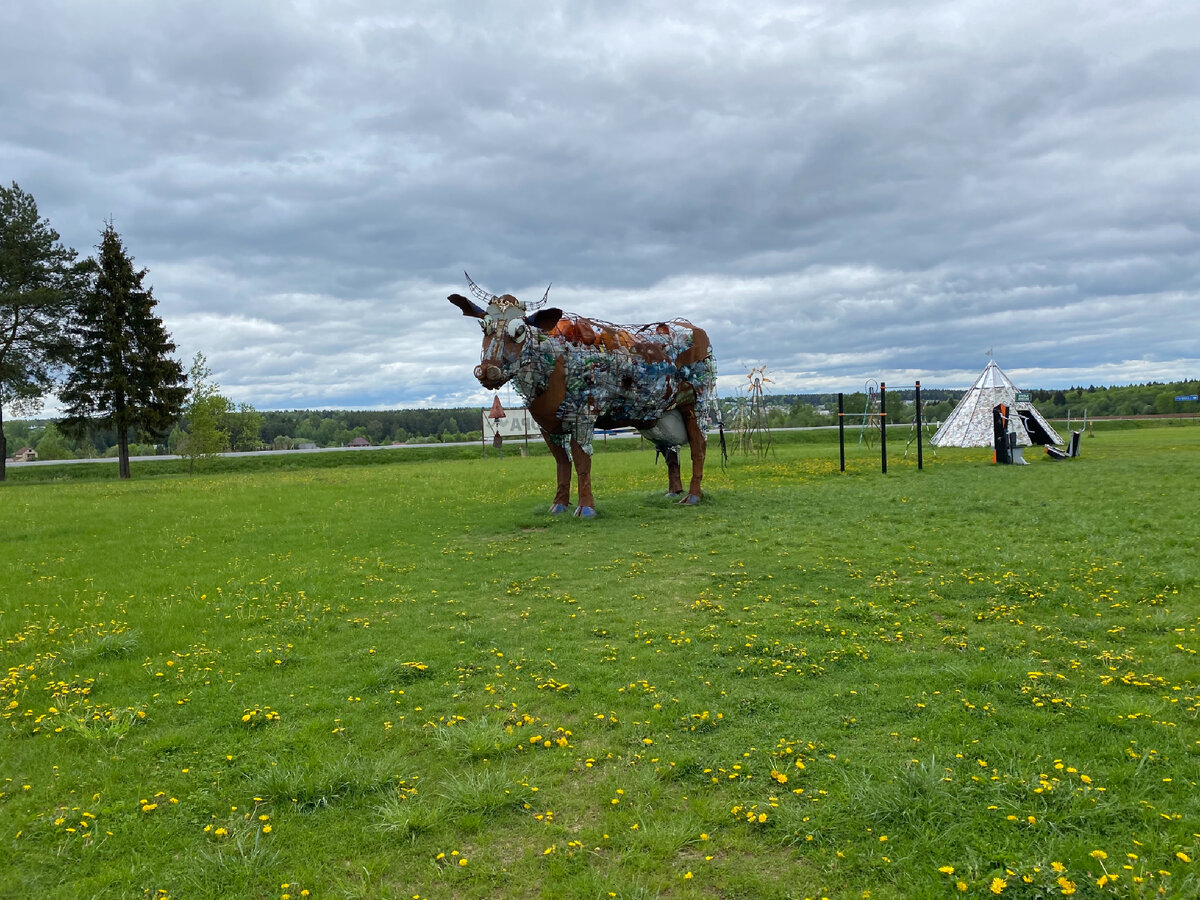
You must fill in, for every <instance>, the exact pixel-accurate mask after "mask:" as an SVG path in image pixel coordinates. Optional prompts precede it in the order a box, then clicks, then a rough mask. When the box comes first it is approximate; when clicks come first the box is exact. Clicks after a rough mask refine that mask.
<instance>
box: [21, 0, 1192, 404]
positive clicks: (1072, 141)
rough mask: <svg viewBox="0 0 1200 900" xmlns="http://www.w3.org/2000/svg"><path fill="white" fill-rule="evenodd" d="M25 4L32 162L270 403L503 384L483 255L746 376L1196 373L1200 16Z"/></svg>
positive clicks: (50, 202)
mask: <svg viewBox="0 0 1200 900" xmlns="http://www.w3.org/2000/svg"><path fill="white" fill-rule="evenodd" d="M11 6H12V8H6V9H5V10H4V11H3V12H0V28H3V29H4V30H5V31H6V32H9V33H14V34H18V35H19V36H20V38H21V39H20V40H18V41H16V42H14V52H13V53H12V54H11V55H6V56H5V57H4V58H3V59H0V77H2V78H3V82H4V83H5V84H6V85H14V86H15V89H11V90H7V91H5V92H3V93H0V163H3V166H0V176H3V177H5V178H6V179H7V180H11V179H15V180H16V181H18V182H19V183H20V184H21V185H22V187H23V188H25V189H26V190H28V191H30V192H31V193H32V194H33V195H34V196H35V197H36V198H37V200H38V202H39V204H40V206H41V208H42V212H43V214H44V215H47V216H49V217H50V218H51V220H52V223H53V224H54V226H55V227H56V228H57V229H58V230H59V231H60V232H61V233H62V234H63V236H64V239H66V240H67V242H68V243H71V244H73V245H74V246H76V247H77V248H78V249H80V250H84V251H86V250H88V249H90V247H91V246H92V245H93V244H94V243H95V242H96V239H97V236H98V233H99V227H100V225H101V223H102V221H103V220H104V219H105V218H107V217H109V216H112V217H113V219H114V221H115V224H116V226H117V228H118V230H120V231H121V232H122V234H123V235H124V236H125V237H126V239H127V243H128V245H129V247H130V250H131V252H132V253H133V254H134V255H135V256H136V257H137V258H138V262H139V264H141V265H145V266H148V267H149V268H150V270H151V281H152V283H154V285H155V290H156V295H157V296H158V297H159V299H160V303H161V310H162V312H163V314H164V317H165V318H166V320H167V324H168V327H170V328H172V330H173V331H174V332H175V334H176V338H177V341H178V342H179V344H180V348H181V354H183V353H186V354H189V355H190V353H191V352H194V351H195V350H203V351H204V352H205V353H206V354H207V355H208V357H209V359H210V361H211V362H212V364H213V366H214V370H215V371H216V372H217V374H218V377H219V378H220V380H221V381H222V384H223V385H224V386H225V387H226V388H227V390H229V392H230V393H231V394H236V395H237V397H238V399H245V400H249V401H250V402H254V403H256V404H258V405H262V406H264V407H266V406H273V405H281V404H282V405H306V406H309V405H334V404H335V403H340V404H344V405H389V404H391V405H398V404H408V403H428V402H430V400H431V398H433V399H436V398H442V399H444V400H445V401H446V402H447V403H449V402H451V401H452V400H461V399H463V398H471V399H472V402H474V401H475V400H486V397H485V396H484V392H482V391H481V390H480V389H479V388H478V386H477V385H476V384H474V382H473V380H472V378H471V375H470V371H471V368H472V367H473V366H474V364H475V361H476V359H477V355H478V330H477V329H474V328H473V327H472V324H471V323H469V322H467V321H465V320H464V319H462V317H460V316H459V315H458V313H457V311H455V310H453V309H452V308H451V307H450V306H449V304H447V303H446V302H445V299H444V298H445V296H446V294H447V293H450V292H451V291H461V290H462V289H463V282H462V278H461V272H462V270H463V269H464V268H466V269H469V270H470V271H471V273H472V275H473V276H475V277H476V278H477V279H478V280H479V281H480V282H481V283H483V284H484V285H486V286H488V287H489V289H491V290H495V291H497V292H506V291H511V292H514V293H518V294H519V295H521V296H526V297H530V298H534V299H536V297H540V296H541V291H542V290H544V288H545V284H546V283H547V282H549V281H551V280H553V281H554V282H555V288H554V290H553V292H552V296H553V298H554V299H553V302H554V303H556V304H558V305H562V306H564V307H566V308H568V309H573V310H577V311H580V312H585V313H590V314H594V315H598V316H600V317H602V318H606V319H610V320H614V321H622V322H636V321H641V320H648V319H655V318H661V317H668V316H673V315H686V316H688V317H689V318H691V319H692V320H693V321H696V322H697V323H698V324H701V325H704V326H705V327H707V328H708V330H709V332H710V334H711V335H712V337H713V340H714V343H715V345H716V348H717V351H718V365H719V367H720V369H721V371H722V373H725V374H726V377H724V378H723V380H722V389H725V388H726V386H732V385H733V384H734V383H735V382H736V380H737V377H739V375H740V377H743V378H744V372H745V368H746V367H747V366H749V365H760V364H765V365H767V366H768V367H769V369H771V370H772V371H774V372H775V373H776V376H777V383H780V384H787V385H788V386H789V388H790V389H796V390H803V389H806V385H811V386H812V389H814V390H817V389H827V386H828V385H829V384H836V383H844V384H845V386H846V387H847V388H849V389H853V388H854V387H855V386H856V385H858V384H860V383H861V381H862V379H863V378H864V377H868V376H870V375H871V373H875V374H876V376H878V375H879V373H883V372H885V371H887V370H889V369H895V370H902V371H904V372H906V373H907V372H920V371H926V372H927V373H929V376H930V378H933V379H957V380H956V381H950V382H946V384H947V386H953V385H954V384H958V385H961V384H965V383H966V382H969V381H970V380H971V378H973V377H974V374H977V371H978V369H979V368H980V367H981V365H982V361H981V358H982V353H983V351H985V350H986V349H988V347H992V346H994V347H995V349H996V351H997V356H998V357H999V358H1000V360H1001V364H1002V365H1004V366H1005V368H1006V370H1010V374H1012V371H1011V370H1016V371H1022V372H1024V373H1027V374H1028V375H1029V377H1032V378H1034V379H1035V380H1037V379H1038V378H1044V379H1046V382H1047V384H1046V386H1054V385H1052V384H1049V383H1048V382H1049V381H1054V382H1057V383H1069V382H1076V383H1077V382H1081V381H1084V382H1089V383H1099V382H1100V381H1101V380H1102V378H1103V377H1104V375H1106V374H1107V375H1108V376H1109V377H1113V378H1122V379H1131V380H1141V379H1139V377H1138V376H1137V374H1136V373H1138V372H1145V373H1147V374H1146V375H1145V378H1150V377H1154V378H1156V379H1159V380H1161V377H1162V371H1163V369H1162V366H1163V365H1169V364H1177V365H1178V366H1179V367H1180V368H1179V371H1178V372H1177V373H1176V374H1175V376H1174V377H1180V378H1182V377H1188V376H1189V375H1194V374H1195V369H1196V361H1197V358H1198V356H1200V355H1198V354H1197V353H1196V349H1195V346H1194V343H1193V342H1191V341H1189V338H1188V335H1192V334H1195V333H1197V330H1198V329H1197V326H1198V325H1200V312H1197V311H1196V310H1197V309H1200V305H1198V304H1197V303H1196V302H1195V301H1196V299H1197V294H1198V291H1200V286H1198V284H1197V278H1198V276H1197V274H1196V273H1197V272H1198V271H1200V266H1198V265H1197V264H1198V263H1200V242H1198V240H1197V232H1198V230H1200V228H1198V221H1197V217H1198V215H1200V213H1197V212H1196V210H1197V209H1198V208H1200V202H1198V201H1200V196H1198V194H1200V187H1198V185H1200V177H1198V176H1200V153H1198V152H1197V147H1196V140H1195V138H1196V132H1195V128H1194V125H1192V124H1191V123H1193V122H1195V121H1198V120H1200V92H1197V90H1196V88H1197V86H1198V82H1200V58H1198V57H1197V56H1196V54H1195V53H1194V52H1193V47H1192V46H1191V39H1190V37H1189V36H1190V35H1191V34H1193V33H1195V32H1196V30H1197V27H1198V26H1200V12H1197V11H1193V10H1192V9H1191V8H1190V7H1187V6H1184V5H1180V4H1177V3H1169V2H1165V0H1163V2H1144V3H1139V4H1134V5H1128V4H1117V3H1115V2H1101V3H1095V4H1090V5H1089V6H1088V7H1086V9H1082V10H1081V9H1080V8H1079V7H1078V6H1077V5H1076V4H1074V3H1066V2H1055V0H1050V2H1038V3H1035V2H1032V0H1029V2H1017V3H1011V4H1006V5H1004V6H1003V7H1000V6H996V5H995V4H991V3H985V2H982V0H963V2H942V3H906V2H877V3H869V4H864V3H861V2H855V3H848V2H846V3H842V2H826V3H818V4H805V5H797V4H791V3H782V2H780V3H773V2H761V3H755V4H752V5H751V6H750V7H749V8H747V7H745V5H734V4H727V3H719V2H709V3H703V4H699V5H696V4H684V3H682V2H680V3H668V4H665V5H664V4H657V5H655V6H653V7H649V6H646V5H644V4H634V3H603V4H602V3H578V4H576V3H573V4H557V3H550V2H545V3H535V4H532V5H530V4H509V3H496V4H486V5H478V6H476V7H474V8H471V9H469V10H468V9H465V8H461V7H455V6H447V5H445V4H439V3H432V2H430V3H423V4H421V3H418V4H406V5H404V6H403V7H401V8H393V6H392V5H391V4H383V3H376V2H370V0H356V2H343V3H339V4H335V5H325V4H299V3H284V2H264V3H259V4H253V5H251V6H245V5H244V4H233V3H218V4H212V3H205V4H201V3H198V2H184V3H175V4H167V5H158V6H153V7H147V6H145V5H141V4H128V5H126V4H106V5H103V6H93V5H86V4H75V3H65V2H60V3H58V4H45V5H39V6H34V5H28V4H16V5H11ZM964 373H965V374H964ZM1041 373H1044V375H1043V374H1041ZM1149 373H1156V374H1154V375H1151V374H1149ZM906 377H907V376H906ZM839 380H840V381H839ZM1041 383H1043V382H1039V384H1041Z"/></svg>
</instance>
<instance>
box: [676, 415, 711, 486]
mask: <svg viewBox="0 0 1200 900" xmlns="http://www.w3.org/2000/svg"><path fill="white" fill-rule="evenodd" d="M679 411H680V412H681V413H683V424H684V426H685V427H686V428H687V435H688V446H689V447H690V448H691V453H692V481H691V484H689V485H688V492H687V496H686V497H684V498H683V499H682V500H680V501H679V502H680V503H687V504H689V505H690V504H695V503H699V502H700V498H701V496H703V495H702V494H701V492H700V482H701V481H703V480H704V453H705V450H706V448H707V444H708V441H707V438H706V437H705V436H704V430H703V429H702V428H701V427H700V423H699V422H698V421H696V408H695V407H694V406H684V407H681V408H680V410H679Z"/></svg>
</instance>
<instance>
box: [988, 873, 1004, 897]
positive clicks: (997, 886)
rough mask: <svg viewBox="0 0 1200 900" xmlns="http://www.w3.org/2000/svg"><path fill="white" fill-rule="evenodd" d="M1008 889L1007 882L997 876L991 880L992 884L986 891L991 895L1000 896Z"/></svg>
mask: <svg viewBox="0 0 1200 900" xmlns="http://www.w3.org/2000/svg"><path fill="white" fill-rule="evenodd" d="M1006 887H1008V881H1007V880H1006V879H1004V878H1001V877H999V876H997V877H995V878H993V879H992V883H991V884H989V885H988V890H989V891H991V892H992V893H993V894H1002V893H1004V889H1005V888H1006Z"/></svg>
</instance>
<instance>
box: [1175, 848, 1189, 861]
mask: <svg viewBox="0 0 1200 900" xmlns="http://www.w3.org/2000/svg"><path fill="white" fill-rule="evenodd" d="M1175 858H1176V859H1177V860H1179V861H1180V862H1185V863H1190V862H1191V861H1192V858H1191V857H1190V856H1188V855H1187V854H1186V853H1184V852H1183V851H1182V850H1180V851H1179V852H1178V853H1176V854H1175Z"/></svg>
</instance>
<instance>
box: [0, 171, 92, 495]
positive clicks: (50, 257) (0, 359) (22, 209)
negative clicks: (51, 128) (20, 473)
mask: <svg viewBox="0 0 1200 900" xmlns="http://www.w3.org/2000/svg"><path fill="white" fill-rule="evenodd" d="M74 262H75V251H74V250H72V249H70V248H69V247H64V246H63V245H62V244H60V243H59V241H58V232H56V231H55V230H54V229H53V228H51V227H50V223H49V221H47V220H46V219H41V220H39V219H38V209H37V203H35V202H34V199H33V198H32V197H31V196H29V194H26V193H25V192H24V191H22V190H21V189H20V188H19V187H18V186H17V183H16V182H13V184H12V187H11V188H5V187H0V481H3V480H4V477H5V472H4V461H5V459H6V458H7V456H8V447H7V442H6V441H5V439H4V407H5V406H10V407H12V408H13V409H14V410H15V411H17V412H21V413H30V412H35V411H36V410H37V409H38V408H39V407H40V405H41V400H42V396H43V395H44V394H46V393H47V392H48V391H50V390H51V388H52V387H53V383H54V375H55V370H56V368H57V366H58V365H59V364H60V363H61V362H62V360H63V359H64V358H65V356H66V352H65V351H67V349H68V345H67V343H66V342H65V341H64V340H63V335H64V331H65V324H66V320H67V318H68V316H69V313H70V309H71V305H72V303H73V301H74V298H75V290H76V287H77V285H78V282H79V278H78V270H77V268H76V267H75V266H74Z"/></svg>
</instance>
